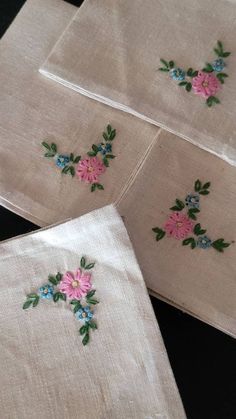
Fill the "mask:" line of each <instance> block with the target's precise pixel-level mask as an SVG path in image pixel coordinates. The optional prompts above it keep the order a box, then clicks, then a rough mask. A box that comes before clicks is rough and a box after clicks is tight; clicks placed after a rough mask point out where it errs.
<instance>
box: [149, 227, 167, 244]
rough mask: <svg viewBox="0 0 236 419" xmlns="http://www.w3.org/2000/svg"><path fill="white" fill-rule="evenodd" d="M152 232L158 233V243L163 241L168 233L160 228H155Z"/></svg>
mask: <svg viewBox="0 0 236 419" xmlns="http://www.w3.org/2000/svg"><path fill="white" fill-rule="evenodd" d="M152 231H154V233H156V241H159V240H161V239H163V237H164V236H165V234H166V232H165V231H164V230H162V229H161V228H159V227H154V228H153V229H152Z"/></svg>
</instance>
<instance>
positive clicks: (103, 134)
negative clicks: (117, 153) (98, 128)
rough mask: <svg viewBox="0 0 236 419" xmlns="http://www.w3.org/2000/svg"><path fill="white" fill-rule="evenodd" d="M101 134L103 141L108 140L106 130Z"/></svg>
mask: <svg viewBox="0 0 236 419" xmlns="http://www.w3.org/2000/svg"><path fill="white" fill-rule="evenodd" d="M102 136H103V138H104V140H105V141H109V137H108V135H107V133H106V132H103V133H102Z"/></svg>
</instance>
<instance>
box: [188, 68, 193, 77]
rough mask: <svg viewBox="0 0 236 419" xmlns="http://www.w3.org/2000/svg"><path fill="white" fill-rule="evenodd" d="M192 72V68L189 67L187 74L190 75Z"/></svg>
mask: <svg viewBox="0 0 236 419" xmlns="http://www.w3.org/2000/svg"><path fill="white" fill-rule="evenodd" d="M192 74H193V69H192V68H191V67H190V68H189V69H188V71H187V76H189V77H191V76H192Z"/></svg>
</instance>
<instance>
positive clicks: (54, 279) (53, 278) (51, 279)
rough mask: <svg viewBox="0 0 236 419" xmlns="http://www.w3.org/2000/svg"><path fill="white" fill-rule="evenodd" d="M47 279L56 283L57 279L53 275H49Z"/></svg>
mask: <svg viewBox="0 0 236 419" xmlns="http://www.w3.org/2000/svg"><path fill="white" fill-rule="evenodd" d="M48 280H49V282H51V284H53V285H57V279H56V278H55V277H54V276H52V275H49V277H48Z"/></svg>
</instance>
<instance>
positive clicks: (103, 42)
mask: <svg viewBox="0 0 236 419" xmlns="http://www.w3.org/2000/svg"><path fill="white" fill-rule="evenodd" d="M235 15H236V4H235V0H233V1H230V0H225V1H219V0H198V1H194V0H181V1H176V0H145V1H143V0H132V1H127V0H85V2H84V3H83V5H82V7H81V9H80V10H79V11H78V12H77V14H76V16H75V18H74V19H73V21H72V23H71V25H70V26H69V27H68V29H67V30H66V31H65V34H64V35H63V37H62V38H61V39H60V41H59V42H58V43H57V44H56V46H55V48H54V49H53V51H52V53H51V54H50V56H49V58H48V60H47V61H46V63H45V64H44V65H43V66H42V68H41V70H40V71H41V72H42V73H43V74H45V75H46V76H48V77H51V78H53V79H55V80H57V81H59V82H60V83H63V84H65V85H66V86H68V87H71V88H72V89H74V90H76V91H78V92H80V93H83V94H84V95H87V96H90V97H92V98H94V99H97V100H99V101H101V102H104V103H107V104H109V105H111V106H113V107H116V108H119V109H122V110H124V111H127V112H129V113H132V114H134V115H136V116H139V117H140V118H143V119H145V120H147V121H149V122H152V123H153V124H155V125H158V126H161V127H163V128H166V129H167V130H169V131H171V132H174V133H176V134H178V135H180V136H182V137H183V138H185V139H187V140H188V141H190V142H192V143H193V144H196V145H198V146H200V147H201V148H203V149H206V150H208V151H210V152H212V153H214V154H216V155H218V156H220V157H222V158H223V159H225V160H226V161H228V162H230V163H231V164H234V165H235V164H236V141H235V134H236V119H235V106H236V73H235V68H236V49H235V38H236V20H235ZM218 39H219V40H221V41H222V42H223V44H224V46H225V48H226V50H227V51H231V52H232V54H231V55H230V57H228V58H226V59H225V61H226V62H227V67H226V69H224V70H223V72H226V73H227V74H228V75H229V77H228V78H227V80H226V83H225V84H224V85H222V90H221V91H220V93H219V94H218V95H217V96H218V98H219V99H220V101H221V104H220V105H215V106H214V107H212V108H208V107H207V106H206V105H205V103H204V99H203V98H201V97H199V96H196V95H195V94H194V93H193V92H191V93H187V92H186V91H185V89H184V88H183V87H179V86H178V82H175V81H173V80H171V78H170V77H169V75H168V73H162V72H160V71H158V68H159V67H160V66H161V63H160V58H164V59H166V60H167V61H169V60H174V61H175V63H176V66H177V67H182V68H184V69H188V68H189V67H192V68H194V69H196V70H200V69H202V68H203V67H204V65H205V63H206V62H212V61H213V59H214V57H215V56H214V52H213V48H214V47H215V45H216V42H217V40H218Z"/></svg>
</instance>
